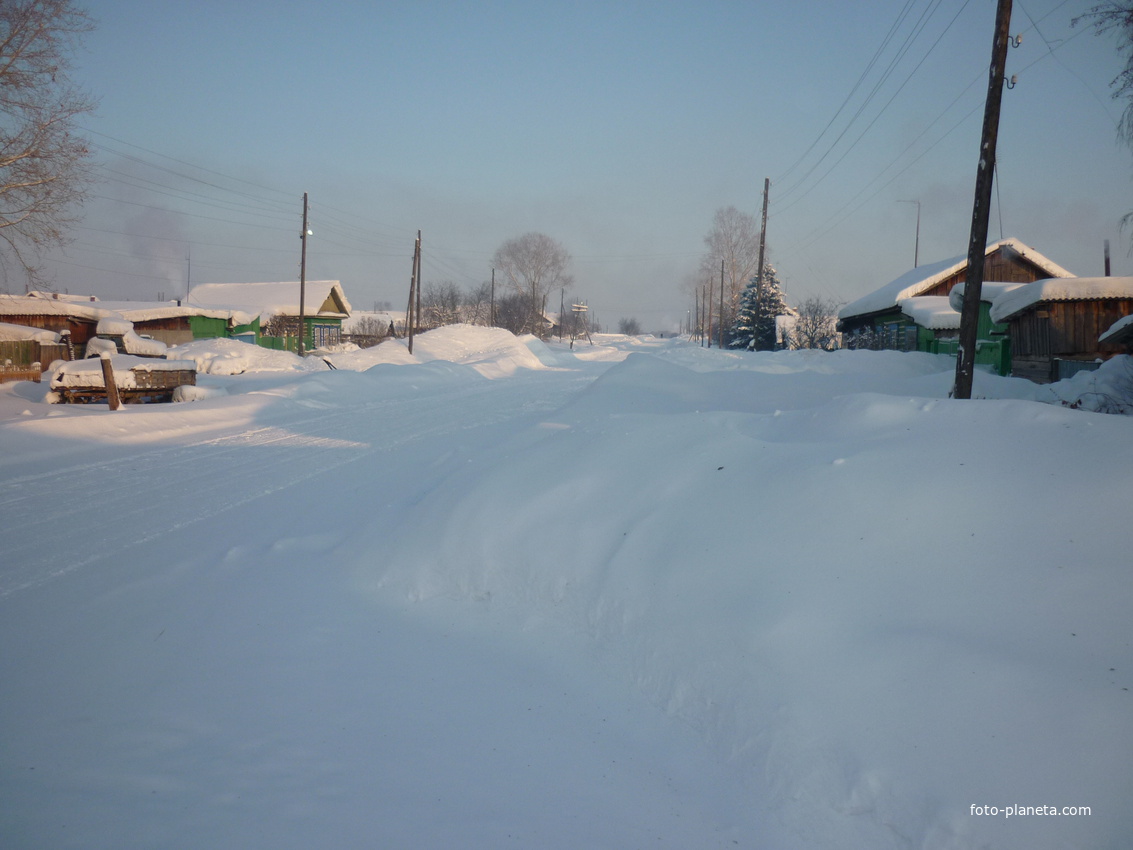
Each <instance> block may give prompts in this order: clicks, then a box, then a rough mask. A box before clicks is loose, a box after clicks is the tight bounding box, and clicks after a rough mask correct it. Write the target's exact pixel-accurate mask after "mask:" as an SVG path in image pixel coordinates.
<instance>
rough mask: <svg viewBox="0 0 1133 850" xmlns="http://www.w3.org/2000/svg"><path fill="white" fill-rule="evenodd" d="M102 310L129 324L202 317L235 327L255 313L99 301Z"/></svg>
mask: <svg viewBox="0 0 1133 850" xmlns="http://www.w3.org/2000/svg"><path fill="white" fill-rule="evenodd" d="M99 306H101V307H102V308H103V309H104V310H108V311H113V313H114V315H116V316H121V317H122V318H123V319H129V320H130V321H131V322H152V321H155V320H158V319H177V318H180V317H182V316H203V317H204V318H206V319H225V320H231V321H232V322H233V323H234V324H237V325H248V324H251V323H252V321H253V320H254V319H255V318H256V315H257V314H256V313H255V312H254V311H253V312H249V311H247V310H238V309H234V308H231V307H195V306H191V305H189V304H178V303H177V302H176V301H100V302H99Z"/></svg>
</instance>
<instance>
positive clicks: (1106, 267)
mask: <svg viewBox="0 0 1133 850" xmlns="http://www.w3.org/2000/svg"><path fill="white" fill-rule="evenodd" d="M1105 276H1106V277H1109V240H1108V239H1107V240H1105Z"/></svg>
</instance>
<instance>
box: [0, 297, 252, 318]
mask: <svg viewBox="0 0 1133 850" xmlns="http://www.w3.org/2000/svg"><path fill="white" fill-rule="evenodd" d="M49 295H51V293H49V294H43V293H35V292H33V293H31V294H29V295H0V316H45V315H47V316H71V317H74V318H78V319H93V320H96V321H97V320H100V319H127V320H129V321H131V322H147V321H153V320H155V319H173V318H178V317H181V316H204V317H206V318H210V319H226V320H231V321H233V322H234V323H235V324H238V325H247V324H250V323H251V322H252V321H253V320H254V319H255V317H256V315H257V314H258V311H255V310H253V311H248V310H238V309H233V308H231V307H194V306H190V305H187V304H178V303H177V302H175V301H97V300H95V299H93V298H90V297H84V298H78V297H76V296H60V297H59V298H53V297H49Z"/></svg>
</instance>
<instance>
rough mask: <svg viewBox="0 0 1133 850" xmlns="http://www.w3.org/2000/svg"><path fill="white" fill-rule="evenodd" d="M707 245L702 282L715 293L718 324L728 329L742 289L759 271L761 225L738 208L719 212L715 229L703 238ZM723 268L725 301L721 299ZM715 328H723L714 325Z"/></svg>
mask: <svg viewBox="0 0 1133 850" xmlns="http://www.w3.org/2000/svg"><path fill="white" fill-rule="evenodd" d="M704 245H705V247H706V248H707V249H708V253H707V254H705V255H704V258H703V259H702V260H701V266H700V277H701V281H702V282H704V283H707V284H708V286H709V289H710V291H711V290H714V291H715V296H714V297H713V299H712V302H713V303H712V310H713V314H714V315H716V319H715V321H718V322H721V323H722V325H723V327H725V328H727V327H731V326H732V325H733V324H735V321H734V320H735V318H736V316H737V314H738V312H739V309H740V295H741V293H742V292H743V287H744V285H745V283H746V281H748V280H749V279H750V278H751V277H752V275H754V274H755V273H756V271H757V270H758V269H759V224H758V223H757V222H756V220H755V218H754V217H753V216H751V215H749V214H748V213H744V212H740V211H739V210H738V209H736V208H735V207H725V208H721V209H718V210H716V215H715V216H714V217H713V219H712V229H711V230H710V231H708V235H707V236H705V237H704ZM721 269H723V275H722V277H723V282H722V285H723V287H724V297H723V299H721V298H720V286H721ZM721 300H722V301H723V309H722V310H721V308H720V306H719V304H720V301H721ZM721 313H722V315H721ZM713 327H716V328H718V327H720V325H716V324H714V323H713Z"/></svg>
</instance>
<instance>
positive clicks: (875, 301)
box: [838, 239, 1071, 351]
mask: <svg viewBox="0 0 1133 850" xmlns="http://www.w3.org/2000/svg"><path fill="white" fill-rule="evenodd" d="M967 275H968V257H967V255H966V254H965V255H964V256H962V257H953V258H952V259H949V260H942V261H940V262H937V263H931V264H928V265H924V266H918V267H917V268H915V269H911V270H910V271H907V272H905V273H904V274H903V275H901V276H900V277H898V278H896V279H895V280H892V281H890V282H889V283H887V284H886V285H885V286H883V287H881V288H880V289H877V290H875V291H873V292H871V293H870V294H869V295H865V296H863V297H861V298H859V299H858V300H856V301H853V302H851V303H850V304H847V305H846V306H845V307H843V308H842V309H841V310H840V311H839V312H838V330H840V331H841V332H842V334H843V341H844V343H845V345H846V347H847V348H856V347H868V348H891V349H898V350H902V351H915V350H916V349H917V342H918V338H919V334H918V331H917V326H916V322H915V321H913V320H912V319H911V318H910V316H909V315H908V314H906V313H905V312H904V311H903V310H902V309H901V303H902V302H903V301H905V300H906V299H909V298H917V297H924V296H947V295H949V294H950V293H951V291H952V289H953V288H954V287H955V286H956V285H957V284H959V283H962V282H964V281H965V280H966V279H967ZM983 276H984V280H993V281H1001V282H1004V283H1028V282H1030V281H1035V280H1042V279H1044V278H1056V277H1071V274H1070V272H1068V271H1066V269H1064V268H1062V267H1061V266H1059V265H1057V264H1056V263H1054V262H1052V261H1051V260H1049V259H1048V258H1046V257H1044V256H1043V255H1042V254H1040V253H1039V252H1038V251H1036V250H1035V249H1034V248H1031V247H1029V246H1027V245H1025V244H1023V243H1022V242H1020V241H1019V240H1017V239H1001V240H1000V241H998V242H993V243H992V244H990V245H988V246H987V250H986V251H985V254H984V275H983Z"/></svg>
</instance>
